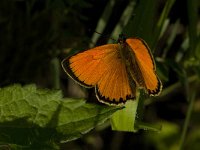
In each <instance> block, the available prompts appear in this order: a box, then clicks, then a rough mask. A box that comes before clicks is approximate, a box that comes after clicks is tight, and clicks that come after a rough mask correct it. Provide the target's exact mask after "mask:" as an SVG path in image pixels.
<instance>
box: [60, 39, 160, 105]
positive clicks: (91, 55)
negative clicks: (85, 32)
mask: <svg viewBox="0 0 200 150" xmlns="http://www.w3.org/2000/svg"><path fill="white" fill-rule="evenodd" d="M62 66H63V68H64V70H65V72H66V73H67V74H68V75H69V76H70V77H71V78H72V79H74V80H75V81H76V82H77V83H79V84H80V85H82V86H85V87H88V88H89V87H95V91H96V95H97V98H98V100H99V101H101V102H103V103H106V104H114V105H115V104H121V103H125V102H126V101H127V100H128V99H134V98H135V96H136V89H137V88H143V89H144V90H145V91H146V92H147V93H148V94H149V95H151V96H154V95H158V94H159V93H160V91H161V89H162V84H161V81H160V80H159V78H158V76H157V74H156V68H155V63H154V60H153V56H152V54H151V52H150V50H149V48H148V46H147V44H146V43H145V42H144V41H143V40H142V39H139V38H128V39H126V38H124V37H120V38H119V40H118V43H117V44H107V45H102V46H98V47H95V48H92V49H89V50H86V51H84V52H80V53H78V54H75V55H73V56H70V57H68V58H66V59H64V60H63V61H62Z"/></svg>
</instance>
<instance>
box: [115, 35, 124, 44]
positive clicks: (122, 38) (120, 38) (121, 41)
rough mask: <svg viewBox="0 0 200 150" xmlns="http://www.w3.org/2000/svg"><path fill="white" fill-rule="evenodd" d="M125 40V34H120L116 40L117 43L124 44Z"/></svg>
mask: <svg viewBox="0 0 200 150" xmlns="http://www.w3.org/2000/svg"><path fill="white" fill-rule="evenodd" d="M125 41H126V35H125V34H120V35H119V38H118V40H117V43H120V44H124V43H125Z"/></svg>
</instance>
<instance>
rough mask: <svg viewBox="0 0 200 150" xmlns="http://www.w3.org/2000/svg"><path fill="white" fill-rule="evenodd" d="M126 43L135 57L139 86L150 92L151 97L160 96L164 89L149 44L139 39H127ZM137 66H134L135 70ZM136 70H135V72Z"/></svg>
mask: <svg viewBox="0 0 200 150" xmlns="http://www.w3.org/2000/svg"><path fill="white" fill-rule="evenodd" d="M126 43H127V44H128V46H129V47H130V49H131V50H132V52H133V55H134V57H135V61H136V64H135V66H138V67H136V69H139V70H136V74H134V76H135V78H136V80H141V81H142V80H143V82H141V81H137V82H138V83H139V85H140V86H141V87H143V88H145V89H146V90H147V91H148V94H149V95H152V96H153V95H158V94H159V93H160V91H161V89H162V84H161V81H160V79H159V78H158V76H157V74H156V67H155V63H154V60H153V57H152V54H151V52H150V49H149V48H148V46H147V44H146V43H145V42H144V41H143V40H142V39H139V38H129V39H126ZM135 66H133V67H134V68H135ZM134 71H135V70H133V72H134Z"/></svg>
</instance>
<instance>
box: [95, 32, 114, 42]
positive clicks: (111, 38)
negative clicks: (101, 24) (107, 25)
mask: <svg viewBox="0 0 200 150" xmlns="http://www.w3.org/2000/svg"><path fill="white" fill-rule="evenodd" d="M94 32H95V33H97V34H100V35H102V36H104V37H109V39H111V40H113V41H115V42H116V41H117V40H116V39H114V38H111V37H110V35H103V34H102V33H100V32H98V31H94Z"/></svg>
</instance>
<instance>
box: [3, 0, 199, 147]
mask: <svg viewBox="0 0 200 150" xmlns="http://www.w3.org/2000/svg"><path fill="white" fill-rule="evenodd" d="M94 31H97V32H101V33H102V35H98V34H97V33H94ZM121 32H123V33H125V34H127V36H128V37H130V36H137V37H140V38H143V39H144V40H145V41H146V42H147V43H148V45H149V46H150V48H151V49H152V53H153V55H154V57H155V61H156V64H157V72H158V74H159V76H160V78H161V80H162V82H163V86H164V88H163V91H162V93H161V95H160V96H159V97H155V98H149V97H146V96H143V97H144V98H143V101H142V103H143V104H142V105H141V104H139V106H140V105H141V106H142V109H141V110H142V113H141V110H140V112H138V115H139V116H140V117H141V118H142V119H143V121H146V122H150V123H154V124H155V125H160V124H161V125H162V130H161V131H160V132H159V133H157V132H152V131H148V130H147V131H144V130H139V131H138V132H137V133H126V132H116V131H111V128H110V126H109V123H106V124H104V125H102V126H100V127H97V128H96V129H95V130H93V131H92V132H90V133H89V134H87V135H85V136H83V137H82V138H80V139H78V140H75V141H72V142H68V143H63V144H60V147H59V148H60V149H94V150H100V149H111V150H112V149H113V150H114V149H115V150H117V149H118V150H119V149H152V150H154V149H155V150H165V149H170V150H177V149H191V150H196V149H199V139H200V133H199V127H200V119H199V116H200V95H199V89H200V86H199V85H200V84H199V83H200V82H199V81H200V80H199V79H200V78H199V77H200V67H199V66H200V1H199V0H155V1H151V0H109V1H107V0H85V1H82V0H56V1H55V0H43V1H41V0H1V1H0V66H1V70H0V81H1V82H0V83H1V86H4V85H8V84H12V83H21V84H27V83H36V84H37V85H38V86H40V87H48V88H58V87H60V88H61V89H63V92H64V94H65V95H66V96H77V97H82V96H83V95H84V94H83V92H82V91H81V90H80V88H79V87H77V86H76V85H74V84H73V83H72V82H71V81H70V80H68V78H67V76H66V75H65V74H64V73H63V72H62V71H60V65H59V62H60V61H61V60H62V59H63V58H65V57H67V56H68V55H70V54H72V53H75V52H78V51H80V50H84V49H87V48H88V47H91V46H94V45H100V44H105V43H107V42H112V43H113V40H110V41H109V38H110V37H112V38H114V39H116V40H117V36H118V34H120V33H121ZM60 73H61V74H60ZM60 81H61V84H60ZM88 95H89V96H88V99H89V100H90V99H92V100H93V101H94V98H95V97H94V94H93V91H92V90H90V91H89V94H88ZM19 136H20V135H19ZM7 146H8V145H2V147H3V148H4V149H6V148H7ZM8 147H9V146H8ZM16 147H17V145H16V146H15V145H12V148H13V149H17V148H16Z"/></svg>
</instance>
